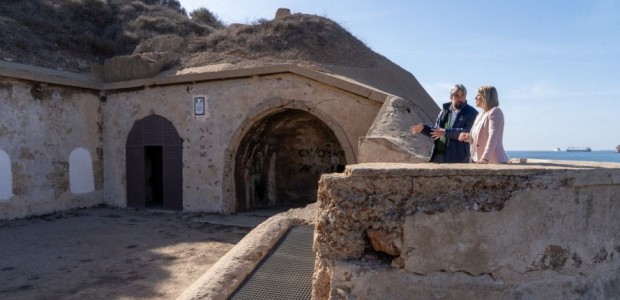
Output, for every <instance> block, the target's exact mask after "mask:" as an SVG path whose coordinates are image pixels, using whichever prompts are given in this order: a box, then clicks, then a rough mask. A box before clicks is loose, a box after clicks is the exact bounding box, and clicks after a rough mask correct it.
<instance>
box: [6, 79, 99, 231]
mask: <svg viewBox="0 0 620 300" xmlns="http://www.w3.org/2000/svg"><path fill="white" fill-rule="evenodd" d="M100 109H101V107H100V102H99V96H98V95H97V92H94V91H89V90H83V89H79V88H69V87H63V86H56V85H51V84H45V83H38V82H32V81H22V80H14V79H8V78H0V150H2V151H3V152H4V153H6V155H7V156H8V160H9V161H10V172H9V174H8V175H7V174H5V175H3V176H2V177H3V178H2V179H1V180H10V181H12V183H11V184H10V185H11V191H10V193H7V194H6V196H7V197H3V199H1V200H0V219H9V218H17V217H25V216H29V215H39V214H45V213H51V212H54V211H61V210H66V209H71V208H76V207H87V206H92V205H95V204H98V203H101V202H102V200H103V199H102V194H103V192H102V191H103V156H102V154H103V151H102V148H101V139H100V138H101V135H100V133H101V123H102V120H101V113H100V112H101V111H100ZM76 149H79V151H78V152H75V153H82V154H83V155H81V156H80V157H88V156H90V158H91V159H92V172H91V173H92V177H93V178H92V179H88V180H91V182H90V183H89V184H87V185H86V186H91V187H93V188H92V189H91V188H89V189H86V190H84V189H82V188H80V187H79V186H78V189H77V190H78V192H75V193H74V192H71V186H72V183H71V181H70V173H71V172H70V169H71V167H70V164H69V162H70V156H71V154H72V152H73V151H74V150H76ZM75 161H76V162H84V163H87V161H85V160H83V159H78V160H75ZM73 167H75V166H73ZM86 167H88V166H86ZM74 170H75V169H74ZM78 174H84V173H80V172H79V170H78ZM7 176H8V177H7ZM86 182H88V181H86ZM73 184H74V185H73V186H74V187H75V182H74V183H73Z"/></svg>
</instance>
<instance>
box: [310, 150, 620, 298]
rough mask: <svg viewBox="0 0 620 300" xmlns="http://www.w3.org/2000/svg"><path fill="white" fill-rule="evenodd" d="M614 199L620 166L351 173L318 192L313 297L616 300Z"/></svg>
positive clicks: (619, 236) (618, 231)
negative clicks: (611, 298)
mask: <svg viewBox="0 0 620 300" xmlns="http://www.w3.org/2000/svg"><path fill="white" fill-rule="evenodd" d="M618 195H620V164H618V163H597V162H574V161H545V160H529V161H528V162H527V163H524V164H507V165H476V164H388V163H374V164H370V163H369V164H359V165H349V166H347V168H346V170H345V172H344V173H343V174H326V175H323V176H322V177H321V180H320V182H319V192H318V205H319V206H318V211H317V219H316V227H315V241H314V250H315V252H316V253H317V266H316V269H315V278H314V284H313V296H314V297H315V299H341V298H342V299H385V298H390V299H410V298H411V296H412V295H416V296H415V297H416V298H418V297H419V298H427V297H431V296H432V297H434V295H437V294H436V292H437V291H440V290H441V288H444V289H448V290H450V289H455V290H457V291H459V293H451V292H446V293H440V294H441V295H444V296H442V297H440V298H444V297H445V298H446V299H480V298H519V297H522V296H525V297H526V298H533V299H547V298H564V299H576V298H582V297H585V298H592V299H595V298H596V299H607V298H610V297H612V296H617V295H619V294H620V260H619V259H618V256H619V255H620V222H618V218H619V216H620V202H619V200H620V198H618V197H619V196H618ZM376 232H379V233H382V234H380V235H376V234H375V233H376ZM370 233H372V234H370ZM377 238H378V240H377ZM388 253H389V254H388ZM368 262H370V264H369V263H368ZM317 270H320V273H318V272H319V271H317ZM326 285H327V286H328V287H327V288H326V287H325V286H326ZM370 295H374V296H370ZM386 295H389V296H386ZM459 295H460V296H459Z"/></svg>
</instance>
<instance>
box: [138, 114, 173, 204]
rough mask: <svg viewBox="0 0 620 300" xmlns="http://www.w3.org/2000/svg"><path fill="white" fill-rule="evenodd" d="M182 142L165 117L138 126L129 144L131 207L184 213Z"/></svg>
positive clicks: (140, 123)
mask: <svg viewBox="0 0 620 300" xmlns="http://www.w3.org/2000/svg"><path fill="white" fill-rule="evenodd" d="M182 142H183V141H182V140H181V137H180V136H179V134H178V133H177V131H176V129H175V128H174V126H173V125H172V123H170V121H168V120H166V119H165V118H163V117H160V116H157V115H151V116H148V117H145V118H143V119H141V120H138V121H136V123H134V126H133V128H132V129H131V131H130V132H129V136H128V137H127V143H126V166H127V177H126V178H127V206H128V207H159V208H163V209H174V210H182V209H183V143H182Z"/></svg>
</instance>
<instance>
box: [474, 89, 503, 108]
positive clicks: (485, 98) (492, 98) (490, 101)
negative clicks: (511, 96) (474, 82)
mask: <svg viewBox="0 0 620 300" xmlns="http://www.w3.org/2000/svg"><path fill="white" fill-rule="evenodd" d="M478 95H481V96H482V102H483V103H484V109H485V110H489V109H491V108H493V107H498V106H499V97H498V96H497V90H496V89H495V87H494V86H490V85H483V86H481V87H479V88H478Z"/></svg>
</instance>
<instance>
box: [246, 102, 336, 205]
mask: <svg viewBox="0 0 620 300" xmlns="http://www.w3.org/2000/svg"><path fill="white" fill-rule="evenodd" d="M346 164H347V162H346V158H345V152H344V150H343V148H342V146H341V145H340V143H339V142H338V139H337V138H336V135H335V134H334V132H333V131H332V130H331V129H330V128H329V127H328V126H327V125H326V124H325V123H323V122H322V121H321V120H320V119H319V118H317V117H315V116H314V115H312V114H310V113H308V112H306V111H303V110H295V109H289V110H285V111H281V112H278V113H275V114H272V115H270V116H268V117H265V118H264V119H262V120H261V121H259V122H258V123H257V124H255V125H254V126H253V128H252V129H250V130H249V131H248V133H247V134H246V135H245V136H244V137H243V138H242V140H241V143H240V145H239V148H238V149H237V151H236V155H235V191H236V195H237V202H236V211H243V210H249V209H255V208H268V207H269V208H271V207H301V206H304V205H306V204H309V203H313V202H315V201H316V193H317V188H318V180H319V178H320V176H321V174H323V173H332V172H341V171H343V170H344V166H345V165H346Z"/></svg>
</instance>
